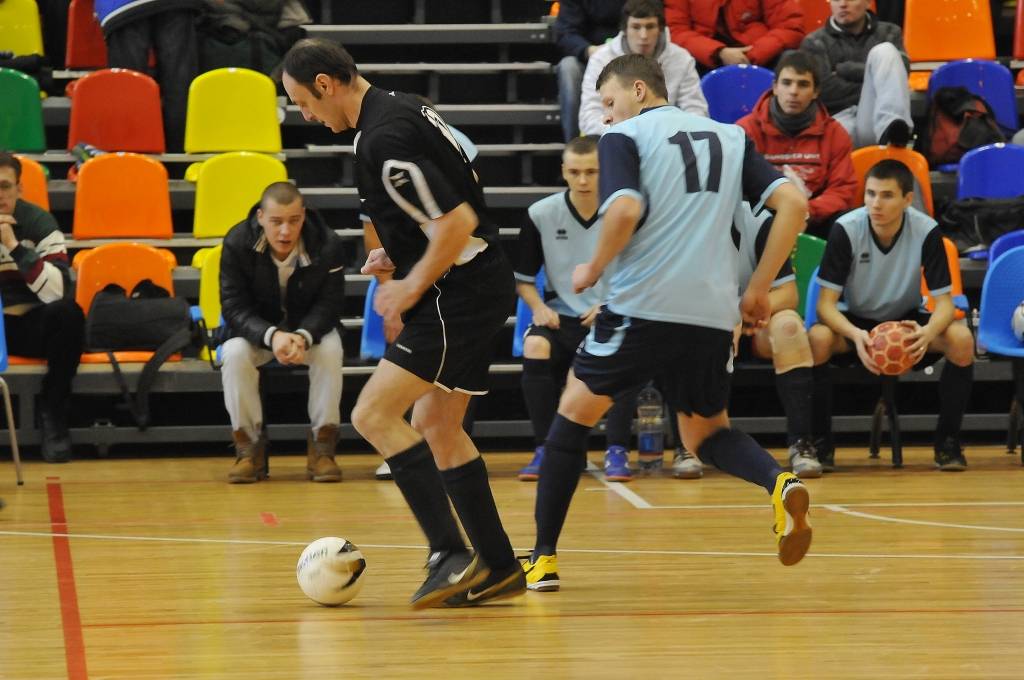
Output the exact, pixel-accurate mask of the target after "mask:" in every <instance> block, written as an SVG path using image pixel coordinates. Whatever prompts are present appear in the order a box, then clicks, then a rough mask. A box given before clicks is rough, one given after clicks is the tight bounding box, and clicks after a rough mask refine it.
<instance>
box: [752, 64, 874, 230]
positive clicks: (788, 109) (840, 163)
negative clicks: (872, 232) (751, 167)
mask: <svg viewBox="0 0 1024 680" xmlns="http://www.w3.org/2000/svg"><path fill="white" fill-rule="evenodd" d="M819 92H820V89H819V87H818V65H817V63H816V60H815V58H814V56H813V55H811V54H810V53H808V52H803V51H800V50H792V51H789V52H787V53H786V54H784V55H782V58H781V59H780V60H779V63H778V65H777V66H776V67H775V80H774V82H773V83H772V89H771V91H769V92H765V93H764V95H763V96H762V97H761V99H760V101H758V103H757V106H756V107H754V110H753V111H751V112H750V113H749V114H747V115H746V116H744V117H743V118H740V119H739V120H738V121H736V124H737V125H739V126H740V127H742V128H743V129H744V130H746V132H747V136H748V137H750V138H751V139H752V140H753V141H754V146H755V147H756V148H757V150H758V151H760V152H761V154H762V155H763V156H764V157H765V159H766V160H767V161H768V162H769V163H771V164H772V165H774V166H775V167H776V168H778V169H779V171H781V172H782V174H784V175H785V176H786V177H788V178H789V179H790V181H792V182H793V183H794V184H796V186H798V187H800V188H801V189H802V190H803V192H804V194H805V195H806V196H807V198H808V201H807V207H808V210H809V211H810V214H809V215H808V218H807V232H808V233H810V234H813V235H815V236H820V237H822V238H828V230H829V228H830V227H831V226H832V222H833V221H834V220H835V218H836V217H838V216H839V215H841V214H842V213H844V212H846V211H847V210H851V209H853V208H854V207H855V206H856V205H857V201H856V193H857V177H856V174H855V173H854V170H853V162H852V161H851V160H850V154H851V153H852V152H853V143H852V142H851V141H850V135H849V134H848V133H847V132H846V130H845V129H844V128H843V126H842V125H840V124H839V123H838V122H836V120H835V119H834V118H832V116H830V115H828V111H826V110H825V107H824V106H822V105H821V103H820V102H819V101H818V94H819Z"/></svg>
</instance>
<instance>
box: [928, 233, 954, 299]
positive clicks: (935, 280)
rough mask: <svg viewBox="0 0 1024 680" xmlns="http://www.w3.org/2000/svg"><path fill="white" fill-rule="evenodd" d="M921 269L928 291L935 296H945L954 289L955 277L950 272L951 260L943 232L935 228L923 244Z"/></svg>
mask: <svg viewBox="0 0 1024 680" xmlns="http://www.w3.org/2000/svg"><path fill="white" fill-rule="evenodd" d="M921 267H922V268H923V269H924V280H925V283H927V284H928V291H929V292H930V293H931V294H932V295H933V296H935V295H945V294H946V293H949V292H951V291H952V289H953V276H952V274H951V273H950V271H949V258H947V257H946V246H945V244H944V243H943V242H942V232H941V230H940V229H939V228H938V227H934V228H933V229H932V230H931V231H929V232H928V235H927V236H925V238H924V243H922V244H921Z"/></svg>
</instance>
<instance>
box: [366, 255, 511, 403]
mask: <svg viewBox="0 0 1024 680" xmlns="http://www.w3.org/2000/svg"><path fill="white" fill-rule="evenodd" d="M515 299H516V292H515V279H514V277H513V275H512V267H511V266H510V265H509V263H508V260H506V259H505V255H504V253H502V252H501V249H500V248H499V247H497V246H491V247H489V248H488V249H487V250H485V251H484V252H482V253H480V254H479V255H477V256H476V257H475V258H473V259H472V260H471V261H470V262H468V263H466V264H464V265H462V266H461V267H453V268H452V269H450V270H449V271H448V273H446V274H445V275H444V276H442V277H441V278H440V279H438V280H437V282H436V283H435V284H434V285H433V286H431V287H430V288H428V289H427V292H426V293H424V294H423V297H422V298H420V300H419V302H417V303H416V304H415V305H414V306H413V307H412V308H411V309H410V310H409V311H407V312H406V313H405V314H403V315H402V321H403V322H404V324H405V326H404V327H403V328H402V332H401V333H399V334H398V337H397V338H395V341H394V342H393V343H391V344H390V345H389V346H388V348H387V351H385V352H384V358H385V359H387V360H388V361H390V362H392V363H394V364H397V365H398V366H401V367H402V368H404V369H405V370H407V371H409V372H410V373H412V374H413V375H415V376H416V377H418V378H421V379H422V380H425V381H427V382H429V383H433V384H434V385H436V386H437V387H439V388H441V389H443V390H445V391H446V392H451V391H459V392H465V393H467V394H487V390H488V382H489V381H488V371H489V369H490V365H491V359H492V358H493V356H494V340H495V337H496V336H497V335H498V332H499V331H500V330H501V328H502V327H503V326H504V325H505V321H507V320H508V317H509V315H510V314H511V313H512V311H513V310H514V309H515Z"/></svg>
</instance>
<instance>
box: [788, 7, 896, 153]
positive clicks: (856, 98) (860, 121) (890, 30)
mask: <svg viewBox="0 0 1024 680" xmlns="http://www.w3.org/2000/svg"><path fill="white" fill-rule="evenodd" d="M830 4H831V5H832V17H831V18H830V19H829V20H828V22H827V23H826V24H825V25H824V26H822V27H821V28H819V29H818V30H817V31H814V32H813V33H811V34H810V35H808V36H807V37H806V38H804V41H803V43H802V44H801V46H800V48H801V49H804V50H807V51H809V52H812V53H814V54H815V55H816V56H817V57H818V58H819V59H820V60H821V62H822V67H823V68H822V70H823V73H822V81H821V96H820V101H821V102H822V103H823V104H824V105H825V107H826V108H827V109H828V112H829V113H830V114H832V116H833V117H834V118H835V119H836V120H838V121H839V122H840V123H841V124H842V126H843V127H844V128H846V131H847V132H849V133H850V137H851V138H852V139H853V146H854V148H857V149H859V148H861V147H864V146H870V145H872V144H892V145H894V146H906V145H907V143H908V142H909V141H910V136H911V130H912V129H913V125H914V123H913V121H912V119H911V117H910V86H909V84H908V82H907V70H908V69H909V67H910V59H909V58H908V57H907V52H906V49H905V48H904V47H903V32H902V31H901V30H900V27H899V26H897V25H896V24H890V23H887V22H885V21H879V20H878V17H876V16H875V15H874V14H872V13H871V12H869V11H868V5H869V4H870V3H869V0H830Z"/></svg>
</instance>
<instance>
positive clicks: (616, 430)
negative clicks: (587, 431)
mask: <svg viewBox="0 0 1024 680" xmlns="http://www.w3.org/2000/svg"><path fill="white" fill-rule="evenodd" d="M637 394H638V392H637V391H630V392H626V393H623V394H621V395H619V398H618V399H616V400H615V403H613V404H612V407H611V408H610V409H608V413H607V414H606V415H605V421H604V423H605V424H604V426H605V437H606V438H607V440H608V447H609V448H611V447H612V446H621V447H622V448H624V449H626V450H627V451H628V450H629V448H630V447H629V444H630V439H631V434H632V430H633V416H634V415H636V395H637Z"/></svg>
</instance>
